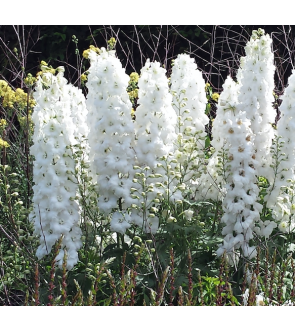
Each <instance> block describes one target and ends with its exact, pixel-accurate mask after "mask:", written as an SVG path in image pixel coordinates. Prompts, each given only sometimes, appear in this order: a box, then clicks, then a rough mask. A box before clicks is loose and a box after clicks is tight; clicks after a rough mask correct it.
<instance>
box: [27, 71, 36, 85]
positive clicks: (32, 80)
mask: <svg viewBox="0 0 295 332" xmlns="http://www.w3.org/2000/svg"><path fill="white" fill-rule="evenodd" d="M36 81H37V79H36V78H35V77H33V75H32V74H30V73H29V74H28V75H27V77H26V78H25V84H26V85H27V86H32V85H33V84H34V83H35V82H36Z"/></svg>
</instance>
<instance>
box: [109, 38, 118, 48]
mask: <svg viewBox="0 0 295 332" xmlns="http://www.w3.org/2000/svg"><path fill="white" fill-rule="evenodd" d="M115 44H116V39H115V38H114V37H112V38H110V39H109V40H108V45H109V48H110V49H111V50H112V49H113V48H114V47H115Z"/></svg>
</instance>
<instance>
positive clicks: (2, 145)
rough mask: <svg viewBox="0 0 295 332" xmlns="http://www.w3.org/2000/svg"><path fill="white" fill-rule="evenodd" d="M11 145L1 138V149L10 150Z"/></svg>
mask: <svg viewBox="0 0 295 332" xmlns="http://www.w3.org/2000/svg"><path fill="white" fill-rule="evenodd" d="M9 147H10V145H9V144H8V143H7V142H6V141H3V139H2V138H0V148H9Z"/></svg>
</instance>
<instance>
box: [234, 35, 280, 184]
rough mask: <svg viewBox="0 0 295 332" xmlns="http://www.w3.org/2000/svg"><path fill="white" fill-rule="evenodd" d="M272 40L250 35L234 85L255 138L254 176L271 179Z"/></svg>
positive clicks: (273, 117) (272, 118) (272, 133)
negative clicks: (239, 85) (236, 87)
mask: <svg viewBox="0 0 295 332" xmlns="http://www.w3.org/2000/svg"><path fill="white" fill-rule="evenodd" d="M271 44H272V40H271V38H270V36H269V35H268V34H266V35H265V33H264V30H263V29H258V31H255V30H254V31H253V33H252V36H251V39H250V41H249V42H248V43H247V45H246V47H245V51H246V56H245V57H244V58H242V59H241V68H240V69H239V71H238V75H237V78H238V81H239V83H240V84H241V88H240V94H239V102H240V103H241V109H242V110H243V111H244V112H246V116H247V118H248V119H249V120H250V121H251V130H252V132H253V134H254V135H255V138H254V145H255V159H256V161H257V163H258V164H257V172H258V173H257V175H258V176H263V177H265V178H267V179H268V180H269V181H270V182H272V181H273V179H272V172H271V167H270V165H271V153H270V148H271V145H272V139H273V138H274V134H275V131H274V128H273V127H272V124H273V123H274V122H275V117H276V111H275V109H274V107H273V105H272V104H273V102H274V96H273V91H274V87H275V85H274V73H275V66H274V54H273V52H272V50H271Z"/></svg>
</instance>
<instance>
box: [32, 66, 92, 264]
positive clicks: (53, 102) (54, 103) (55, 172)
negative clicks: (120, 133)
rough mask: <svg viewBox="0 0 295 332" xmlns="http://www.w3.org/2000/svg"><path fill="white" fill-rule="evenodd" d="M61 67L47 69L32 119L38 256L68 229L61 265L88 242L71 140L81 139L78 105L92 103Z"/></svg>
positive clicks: (73, 261)
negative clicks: (76, 120)
mask: <svg viewBox="0 0 295 332" xmlns="http://www.w3.org/2000/svg"><path fill="white" fill-rule="evenodd" d="M58 70H59V73H58V74H57V76H54V75H53V74H51V73H44V74H42V75H41V76H40V77H39V79H38V81H37V83H36V89H35V92H34V99H35V100H36V106H35V108H34V113H33V115H32V120H33V123H34V125H35V129H34V134H33V142H34V144H33V146H32V147H31V149H30V153H31V154H32V155H33V156H34V157H35V161H34V168H33V180H34V183H35V185H34V186H33V191H34V196H33V200H32V201H33V211H32V212H31V214H30V218H31V220H32V221H33V222H34V226H35V233H36V234H37V235H39V236H40V246H39V248H38V250H37V253H36V255H37V257H38V258H39V259H41V258H42V257H44V256H45V255H47V254H49V253H50V251H51V249H52V247H53V245H54V244H55V243H56V241H57V240H59V238H60V236H61V235H63V240H62V242H61V250H60V253H59V255H58V257H57V258H56V260H57V263H58V265H59V266H60V267H61V266H62V262H63V256H64V250H66V251H67V268H68V269H71V268H72V267H73V266H74V265H75V264H76V263H77V261H78V252H77V251H78V249H80V248H81V246H82V241H81V235H82V232H81V229H80V227H79V222H80V214H79V205H78V203H77V201H76V200H75V196H76V194H77V191H78V186H77V184H76V183H75V179H74V178H73V176H72V174H74V173H75V166H76V165H75V161H74V160H73V158H72V157H73V156H72V150H71V146H72V145H74V144H76V143H79V140H78V139H76V138H75V125H74V119H73V117H74V116H76V113H72V110H73V109H75V108H81V109H80V111H81V112H86V109H85V98H84V97H83V95H82V94H81V95H80V96H79V97H78V98H77V99H73V98H71V97H70V93H71V91H75V88H73V87H72V86H71V85H69V84H67V80H66V79H65V78H64V77H63V70H62V68H58ZM79 105H80V106H79Z"/></svg>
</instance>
